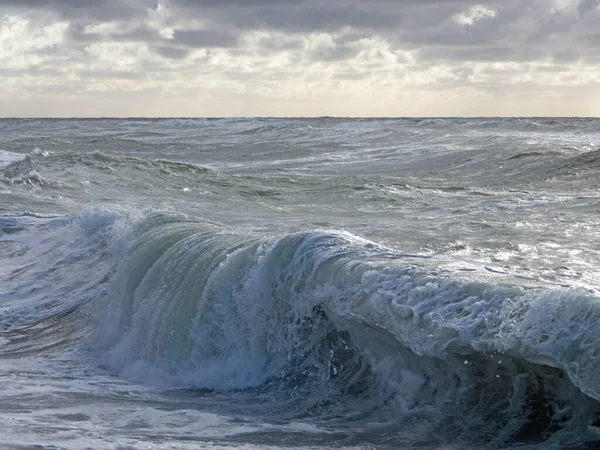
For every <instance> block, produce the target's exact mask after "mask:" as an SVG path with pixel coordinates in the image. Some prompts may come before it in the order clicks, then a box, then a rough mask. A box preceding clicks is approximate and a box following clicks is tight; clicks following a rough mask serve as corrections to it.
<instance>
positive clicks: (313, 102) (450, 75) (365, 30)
mask: <svg viewBox="0 0 600 450" xmlns="http://www.w3.org/2000/svg"><path fill="white" fill-rule="evenodd" d="M599 24H600V0H488V1H486V2H481V1H469V0H361V1H359V0H331V1H329V2H323V1H320V0H300V1H296V2H283V1H280V0H219V1H217V0H0V76H2V80H3V87H2V89H1V90H0V115H2V116H82V115H83V116H107V115H108V116H123V115H130V116H239V115H272V116H292V115H296V116H297V115H301V116H302V115H305V116H313V115H317V116H318V115H343V116H409V115H412V116H414V115H418V116H423V115H428V116H436V115H444V116H447V115H600V31H598V29H599V27H598V25H599Z"/></svg>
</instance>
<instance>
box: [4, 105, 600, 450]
mask: <svg viewBox="0 0 600 450" xmlns="http://www.w3.org/2000/svg"><path fill="white" fill-rule="evenodd" d="M0 448H1V449H7V450H21V449H52V450H58V449H69V450H71V449H72V450H79V449H98V450H100V449H107V450H108V449H110V450H137V449H139V450H142V449H183V450H187V449H247V450H250V449H369V450H373V449H420V450H434V449H436V450H468V449H477V450H479V449H482V450H483V449H540V450H542V449H543V450H547V449H550V450H552V449H556V450H558V449H572V450H592V449H599V448H600V119H577V118H497V119H493V118H486V119H476V118H474V119H435V118H434V119H431V118H427V119H418V118H409V119H388V118H385V119H351V118H330V117H323V118H311V119H283V118H281V119H268V118H233V119H189V118H187V119H90V120H82V119H2V120H0Z"/></svg>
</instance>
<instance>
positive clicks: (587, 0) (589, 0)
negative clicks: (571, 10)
mask: <svg viewBox="0 0 600 450" xmlns="http://www.w3.org/2000/svg"><path fill="white" fill-rule="evenodd" d="M598 6H600V0H580V2H579V4H578V5H577V10H578V11H579V13H580V14H584V13H586V12H587V11H590V10H593V9H596V8H598Z"/></svg>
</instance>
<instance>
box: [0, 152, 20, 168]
mask: <svg viewBox="0 0 600 450" xmlns="http://www.w3.org/2000/svg"><path fill="white" fill-rule="evenodd" d="M25 156H26V155H21V154H19V153H13V152H7V151H6V150H1V149H0V167H6V166H8V165H9V164H11V163H14V162H16V161H21V160H22V159H25Z"/></svg>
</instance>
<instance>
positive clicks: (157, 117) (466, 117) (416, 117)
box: [0, 115, 600, 120]
mask: <svg viewBox="0 0 600 450" xmlns="http://www.w3.org/2000/svg"><path fill="white" fill-rule="evenodd" d="M75 119H78V120H126V119H142V120H164V119H191V120H197V119H205V120H219V119H296V120H297V119H375V120H376V119H409V120H410V119H600V116H329V115H324V116H0V120H75Z"/></svg>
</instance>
